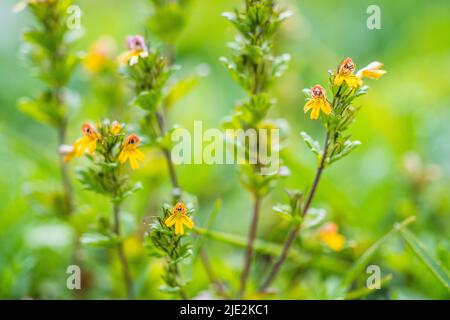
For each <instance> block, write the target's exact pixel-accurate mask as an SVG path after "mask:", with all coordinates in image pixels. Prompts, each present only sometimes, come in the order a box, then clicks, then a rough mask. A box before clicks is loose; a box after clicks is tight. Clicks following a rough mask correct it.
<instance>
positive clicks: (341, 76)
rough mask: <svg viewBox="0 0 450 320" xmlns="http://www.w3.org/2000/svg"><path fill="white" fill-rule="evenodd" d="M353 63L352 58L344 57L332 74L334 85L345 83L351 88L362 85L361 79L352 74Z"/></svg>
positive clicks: (353, 70)
mask: <svg viewBox="0 0 450 320" xmlns="http://www.w3.org/2000/svg"><path fill="white" fill-rule="evenodd" d="M354 72H355V64H354V63H353V60H352V58H347V59H345V60H344V61H343V62H342V63H341V64H340V65H339V67H338V72H337V74H336V75H335V76H334V84H335V85H336V86H340V85H342V83H344V82H345V83H346V84H347V85H348V86H349V87H351V88H357V87H360V86H361V85H362V83H363V82H362V80H361V78H360V77H358V76H357V75H355V74H354Z"/></svg>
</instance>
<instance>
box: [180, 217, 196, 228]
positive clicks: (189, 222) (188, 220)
mask: <svg viewBox="0 0 450 320" xmlns="http://www.w3.org/2000/svg"><path fill="white" fill-rule="evenodd" d="M182 219H183V223H184V224H185V225H186V227H188V228H189V229H192V227H193V226H194V222H193V221H192V220H191V218H189V217H188V216H187V215H185V214H184V215H183V216H182Z"/></svg>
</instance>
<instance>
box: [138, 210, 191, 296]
mask: <svg viewBox="0 0 450 320" xmlns="http://www.w3.org/2000/svg"><path fill="white" fill-rule="evenodd" d="M193 211H194V210H193V209H192V208H189V209H188V208H187V207H186V205H185V204H184V203H183V202H178V203H177V204H176V205H175V206H174V207H171V206H169V205H168V204H165V205H164V206H163V215H162V216H161V217H157V218H156V219H155V221H154V222H153V223H152V225H151V227H150V231H149V233H148V236H147V239H148V240H149V241H148V242H147V248H148V250H149V253H150V255H151V256H153V257H158V258H165V260H166V263H165V265H164V273H163V274H162V278H163V280H164V282H165V285H164V286H162V287H160V289H161V291H163V292H167V293H175V294H178V295H179V296H180V297H181V298H182V299H187V295H186V292H185V285H186V283H185V282H184V281H183V280H182V279H181V273H180V264H182V263H183V262H185V261H186V260H187V259H188V258H189V257H190V256H191V255H192V246H191V241H190V239H191V238H190V237H186V236H185V235H186V232H185V227H186V228H189V229H191V228H192V227H193V226H194V223H193V221H192V220H191V215H192V213H193Z"/></svg>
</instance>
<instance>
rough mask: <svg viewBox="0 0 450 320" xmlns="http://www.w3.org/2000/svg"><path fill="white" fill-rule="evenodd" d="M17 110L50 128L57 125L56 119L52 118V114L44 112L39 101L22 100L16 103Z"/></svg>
mask: <svg viewBox="0 0 450 320" xmlns="http://www.w3.org/2000/svg"><path fill="white" fill-rule="evenodd" d="M18 108H19V110H20V111H22V112H23V113H25V114H26V115H28V116H29V117H31V118H33V119H34V120H36V121H38V122H41V123H44V124H49V125H52V126H57V125H58V119H57V118H56V117H55V116H54V114H52V113H50V112H46V110H45V108H43V105H42V103H41V102H39V101H36V100H33V99H30V98H22V99H20V100H19V102H18Z"/></svg>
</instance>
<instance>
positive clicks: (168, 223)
mask: <svg viewBox="0 0 450 320" xmlns="http://www.w3.org/2000/svg"><path fill="white" fill-rule="evenodd" d="M164 223H165V224H166V226H168V227H171V226H173V225H174V224H175V215H173V214H172V215H171V216H170V217H168V218H167V219H166V221H164Z"/></svg>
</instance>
